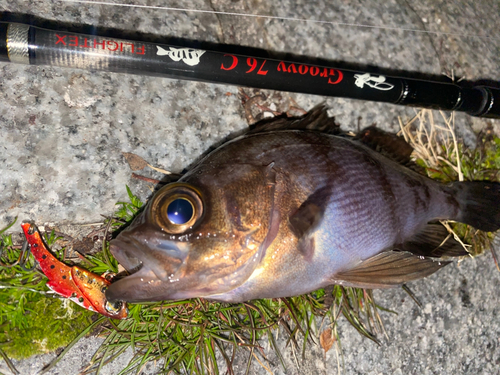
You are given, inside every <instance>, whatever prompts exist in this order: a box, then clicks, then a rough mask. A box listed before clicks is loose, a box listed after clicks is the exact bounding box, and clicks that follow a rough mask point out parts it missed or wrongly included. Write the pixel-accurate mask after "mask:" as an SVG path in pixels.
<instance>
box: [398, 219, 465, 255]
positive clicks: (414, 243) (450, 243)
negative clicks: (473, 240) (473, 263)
mask: <svg viewBox="0 0 500 375" xmlns="http://www.w3.org/2000/svg"><path fill="white" fill-rule="evenodd" d="M398 250H402V251H407V252H410V253H412V254H415V255H423V256H428V257H434V258H439V257H442V256H450V257H457V256H463V255H467V254H468V253H467V250H465V249H464V247H463V246H462V245H460V243H459V242H458V241H456V240H455V239H454V238H453V236H452V235H451V234H450V233H449V232H448V230H447V229H446V228H445V227H444V226H443V225H442V224H440V223H431V224H427V225H426V226H425V227H424V228H423V229H422V230H421V231H420V232H418V233H416V234H415V235H413V236H412V237H410V238H409V239H407V240H406V241H405V242H403V243H402V244H401V245H400V246H398Z"/></svg>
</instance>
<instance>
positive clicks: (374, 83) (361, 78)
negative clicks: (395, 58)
mask: <svg viewBox="0 0 500 375" xmlns="http://www.w3.org/2000/svg"><path fill="white" fill-rule="evenodd" d="M354 78H356V81H355V82H354V84H355V85H356V86H358V87H359V88H360V89H362V88H363V87H364V86H365V85H367V86H368V87H371V88H372V89H377V90H380V91H389V90H392V89H393V88H394V85H392V84H390V83H388V82H385V77H384V76H378V77H373V76H371V75H370V73H365V74H355V75H354Z"/></svg>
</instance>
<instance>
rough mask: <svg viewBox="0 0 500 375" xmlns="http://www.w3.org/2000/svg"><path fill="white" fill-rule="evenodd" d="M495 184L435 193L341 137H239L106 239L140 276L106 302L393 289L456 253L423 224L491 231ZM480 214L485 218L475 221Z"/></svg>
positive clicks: (295, 133)
mask: <svg viewBox="0 0 500 375" xmlns="http://www.w3.org/2000/svg"><path fill="white" fill-rule="evenodd" d="M314 115H315V113H314V110H313V111H312V112H311V113H309V114H308V115H307V116H306V117H305V118H304V120H300V121H298V122H296V123H294V125H299V127H300V126H301V125H303V124H304V123H308V121H309V123H311V122H312V121H310V119H311V118H312V117H314ZM308 116H309V117H308ZM301 121H302V122H301ZM324 121H326V120H324ZM320 122H321V121H320ZM372 132H375V130H372ZM392 137H393V136H392ZM381 138H382V139H383V138H384V135H383V134H381ZM391 139H392V138H391ZM499 186H500V184H497V183H486V182H485V183H474V182H473V183H461V185H456V184H452V185H443V184H440V183H438V182H436V181H433V180H431V179H429V178H427V177H425V176H422V175H420V174H418V173H416V172H414V171H412V170H410V169H408V168H407V167H405V166H402V165H401V164H399V163H396V162H394V161H392V160H390V159H389V158H387V157H385V156H382V155H381V154H379V153H377V152H375V151H374V150H372V149H371V148H369V147H367V146H366V145H365V144H363V142H362V141H360V140H356V139H352V138H349V137H346V136H338V135H331V134H325V133H323V132H318V131H314V130H310V129H295V130H294V129H290V130H288V129H281V130H280V129H276V127H275V128H274V129H273V130H271V131H265V129H264V130H262V131H257V132H254V133H249V134H246V135H243V136H240V137H238V138H236V139H234V140H232V141H230V142H227V143H226V144H224V145H222V146H221V147H219V148H218V149H216V150H214V151H213V152H211V153H210V154H209V155H207V156H206V157H205V158H204V159H202V160H201V161H200V162H199V163H198V164H197V165H196V166H194V168H192V169H191V170H190V171H188V172H187V173H186V174H185V175H184V176H182V177H181V179H180V180H179V181H178V182H177V183H173V184H170V185H167V186H166V187H164V188H162V189H160V191H159V192H158V193H157V195H156V196H155V197H153V198H152V200H151V201H150V202H149V203H148V205H147V207H146V209H145V210H144V212H143V213H142V214H141V215H140V216H139V217H138V218H137V219H136V221H135V222H134V223H133V224H132V225H131V226H130V227H129V228H128V229H126V230H124V231H123V232H122V233H121V234H120V235H119V236H118V238H117V239H116V240H113V241H112V242H111V251H112V252H113V254H114V255H115V256H116V257H117V259H118V260H119V261H120V262H121V263H122V264H124V266H125V267H126V268H127V269H131V270H132V271H137V270H138V271H137V272H135V273H132V274H131V275H130V276H127V277H125V278H124V279H123V280H120V281H118V282H117V283H114V284H113V285H111V287H110V288H109V289H108V291H107V292H106V294H107V296H108V298H109V299H111V300H113V299H118V298H119V299H123V300H127V301H154V300H162V299H181V298H191V297H205V298H209V299H215V300H221V301H229V302H237V301H246V300H251V299H256V298H266V297H269V298H271V297H286V296H293V295H298V294H303V293H307V292H310V291H313V290H315V289H318V288H321V287H325V286H327V285H330V284H333V283H338V284H343V285H353V286H363V287H391V286H395V285H398V284H401V283H402V282H406V281H409V280H413V279H416V278H420V277H424V276H426V275H428V274H430V273H433V272H435V271H436V270H438V269H439V268H441V267H442V266H444V265H445V264H446V262H441V261H434V258H439V257H441V256H446V255H453V256H456V255H463V254H464V252H463V250H462V249H460V248H459V247H458V244H457V243H455V242H454V240H453V239H449V240H448V241H447V242H446V243H444V244H443V243H442V242H444V240H445V239H446V237H447V232H446V230H445V229H444V227H442V226H440V225H437V224H428V223H429V222H431V221H436V220H439V219H453V220H463V221H464V222H467V223H470V224H472V225H474V224H476V226H477V227H479V228H481V227H485V228H488V229H490V228H496V229H498V227H500V213H499V211H500V209H499V208H498V207H497V208H491V207H492V206H494V205H493V203H494V202H498V201H500V188H499ZM479 196H481V197H485V198H484V199H483V198H481V199H482V200H481V201H480V202H479V203H478V199H479V198H478V197H479ZM479 200H480V199H479ZM184 201H188V202H189V204H187V203H185V202H184ZM471 202H472V203H471ZM174 203H175V204H174ZM177 204H179V205H181V206H182V205H185V207H187V208H186V210H187V212H189V213H190V212H191V211H193V210H194V211H195V212H194V213H193V214H192V215H191V216H190V214H188V215H187V216H186V217H185V218H183V219H182V220H181V221H182V223H181V224H176V223H174V222H175V220H177V218H176V217H174V216H172V215H177V212H175V213H174V211H173V210H171V211H169V207H170V205H177ZM189 205H191V206H189ZM176 207H177V206H176ZM189 207H191V208H189ZM478 210H486V211H485V212H486V217H485V218H481V219H478V214H477V211H478ZM488 210H490V211H488ZM174 232H175V233H174Z"/></svg>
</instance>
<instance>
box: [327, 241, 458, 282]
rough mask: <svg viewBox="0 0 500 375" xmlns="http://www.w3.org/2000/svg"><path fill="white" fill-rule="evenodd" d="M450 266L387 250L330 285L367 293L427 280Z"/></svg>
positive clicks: (341, 273) (427, 258)
mask: <svg viewBox="0 0 500 375" xmlns="http://www.w3.org/2000/svg"><path fill="white" fill-rule="evenodd" d="M449 263H450V262H445V261H439V260H436V259H433V258H430V257H425V256H421V255H415V254H412V253H410V252H407V251H397V250H389V251H384V252H382V253H380V254H377V255H375V256H373V257H371V258H368V259H366V260H364V261H362V262H361V263H359V264H358V265H356V266H355V267H353V268H351V269H349V270H346V271H343V272H340V273H337V274H336V275H335V276H334V278H333V279H332V283H335V284H340V285H344V286H352V287H356V288H367V289H378V288H392V287H396V286H398V285H401V284H404V283H406V282H408V281H413V280H417V279H421V278H423V277H426V276H429V275H431V274H433V273H434V272H436V271H438V270H439V269H441V268H443V267H444V266H446V265H447V264H449Z"/></svg>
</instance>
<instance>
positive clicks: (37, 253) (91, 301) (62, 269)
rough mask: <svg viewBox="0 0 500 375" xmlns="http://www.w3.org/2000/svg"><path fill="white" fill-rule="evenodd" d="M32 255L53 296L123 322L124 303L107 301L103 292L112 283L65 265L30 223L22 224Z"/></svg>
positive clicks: (126, 313)
mask: <svg viewBox="0 0 500 375" xmlns="http://www.w3.org/2000/svg"><path fill="white" fill-rule="evenodd" d="M21 227H22V229H23V232H24V235H25V237H26V241H27V242H28V244H29V246H30V250H31V253H32V254H33V256H34V257H35V259H36V261H37V262H38V264H39V266H40V268H41V270H42V272H43V273H44V275H45V276H47V278H48V279H49V281H48V282H47V286H48V287H49V288H50V289H51V290H52V291H53V292H54V293H56V294H58V295H60V296H62V297H65V298H69V299H70V300H71V301H73V302H75V303H76V304H78V305H80V306H81V307H83V308H85V309H87V310H90V311H94V312H97V313H99V314H101V315H104V316H107V317H110V318H115V319H125V318H126V317H127V315H128V309H127V304H126V303H124V302H122V301H113V302H110V301H108V300H107V299H106V297H105V294H104V292H105V291H106V289H107V288H108V287H109V285H110V284H111V282H110V281H109V280H107V279H106V278H104V277H102V276H99V275H97V274H95V273H92V272H89V271H87V270H86V269H84V268H82V267H79V266H68V265H66V264H65V263H63V262H61V261H59V260H58V259H57V258H56V257H55V256H54V255H52V253H51V252H50V251H49V250H48V249H47V247H46V246H45V244H44V242H43V240H42V237H41V236H40V232H38V229H37V228H36V226H35V225H34V224H32V223H29V222H26V223H23V224H21Z"/></svg>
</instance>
